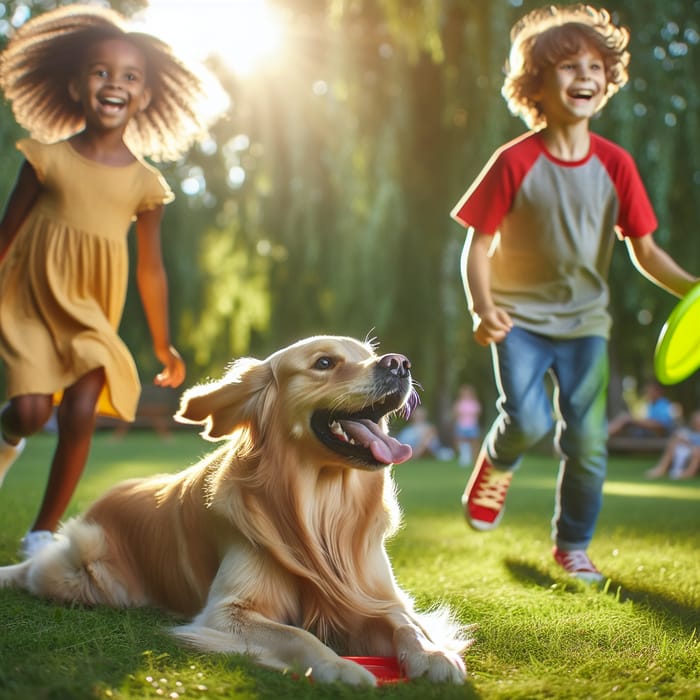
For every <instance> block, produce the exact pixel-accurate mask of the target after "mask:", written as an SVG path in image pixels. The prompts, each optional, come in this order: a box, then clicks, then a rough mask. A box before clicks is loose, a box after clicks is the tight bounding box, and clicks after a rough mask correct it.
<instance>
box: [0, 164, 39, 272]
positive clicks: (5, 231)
mask: <svg viewBox="0 0 700 700" xmlns="http://www.w3.org/2000/svg"><path fill="white" fill-rule="evenodd" d="M40 192H41V183H40V182H39V178H37V176H36V172H34V168H32V166H31V165H30V164H29V162H28V161H26V160H25V161H24V163H22V167H21V168H20V171H19V174H18V176H17V182H15V186H14V188H13V190H12V194H11V195H10V198H9V200H8V201H7V207H6V208H5V213H4V214H3V217H2V221H0V260H2V259H3V258H4V257H5V253H6V252H7V249H8V248H9V247H10V244H11V243H12V241H13V240H14V238H15V236H16V235H17V231H19V227H20V226H21V225H22V222H23V221H24V220H25V219H26V218H27V214H29V211H30V210H31V208H32V206H33V205H34V202H35V201H36V198H37V197H38V196H39V193H40Z"/></svg>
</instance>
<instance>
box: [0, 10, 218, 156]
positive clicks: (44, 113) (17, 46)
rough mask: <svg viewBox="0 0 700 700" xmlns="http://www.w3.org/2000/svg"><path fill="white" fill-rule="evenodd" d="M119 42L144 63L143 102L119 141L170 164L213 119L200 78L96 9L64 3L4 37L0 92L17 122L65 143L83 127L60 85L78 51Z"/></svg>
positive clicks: (74, 68)
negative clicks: (125, 43)
mask: <svg viewBox="0 0 700 700" xmlns="http://www.w3.org/2000/svg"><path fill="white" fill-rule="evenodd" d="M115 38H118V39H124V40H126V41H128V42H130V43H132V44H133V45H134V46H136V47H137V48H138V49H139V50H140V51H141V52H142V53H143V54H144V57H145V60H146V68H147V70H146V82H147V85H148V87H149V88H150V90H151V101H150V104H149V105H148V107H147V108H146V109H144V110H143V111H142V112H140V113H139V114H138V115H137V116H136V117H134V118H133V119H132V120H131V122H130V123H129V125H128V127H127V130H126V133H125V140H126V141H127V142H128V144H129V146H130V147H131V148H132V149H133V150H134V152H136V153H137V154H139V155H141V156H149V157H151V158H153V159H154V160H176V159H177V158H179V157H180V156H181V155H183V154H184V153H185V152H186V151H187V149H188V148H189V147H190V146H191V145H192V144H193V143H194V141H196V140H197V139H199V138H201V137H202V136H203V135H204V134H206V131H207V127H208V126H209V125H210V122H211V121H212V120H213V118H214V115H213V114H211V112H207V110H206V109H204V108H203V107H204V105H205V104H206V103H207V100H208V98H209V94H208V92H207V89H206V88H205V86H204V82H203V79H202V77H201V76H199V75H197V74H195V73H194V72H193V70H192V69H190V68H188V67H186V66H185V65H184V64H183V63H182V62H181V61H180V60H179V59H178V58H177V57H176V56H175V55H174V54H173V52H172V50H171V48H170V47H169V46H168V45H167V44H165V43H163V42H162V41H160V40H159V39H156V38H155V37H153V36H151V35H149V34H143V33H139V32H130V31H128V30H127V28H126V24H125V20H124V18H123V17H122V16H121V15H119V14H117V13H116V12H114V11H113V10H108V9H105V8H101V7H96V6H90V5H67V6H64V7H59V8H57V9H56V10H52V11H49V12H46V13H44V14H41V15H39V16H37V17H35V18H33V19H31V20H30V21H28V22H27V23H26V24H24V25H23V26H22V27H20V28H19V29H18V30H17V32H16V33H15V34H14V35H13V36H12V37H11V38H10V41H9V43H8V45H7V47H6V48H5V50H4V51H3V52H2V54H0V88H1V89H2V91H3V92H4V93H5V96H6V97H7V99H8V100H9V101H10V102H11V104H12V110H13V112H14V115H15V119H16V120H17V123H18V124H19V125H20V126H22V127H23V128H25V129H26V130H27V131H28V132H29V133H30V134H31V135H32V136H33V137H35V138H37V139H39V140H41V141H46V142H51V141H58V140H60V139H64V138H68V137H69V136H71V135H72V134H75V133H76V132H78V131H80V130H81V129H82V128H83V126H84V118H83V112H82V107H81V105H80V104H79V103H78V102H75V101H74V100H73V99H71V97H70V94H69V91H68V85H69V83H70V81H71V80H72V79H74V78H75V77H76V76H78V75H79V73H80V69H81V66H82V62H83V57H84V55H85V52H86V50H87V49H88V48H89V47H90V46H91V45H93V44H94V43H95V42H96V41H101V40H104V39H115Z"/></svg>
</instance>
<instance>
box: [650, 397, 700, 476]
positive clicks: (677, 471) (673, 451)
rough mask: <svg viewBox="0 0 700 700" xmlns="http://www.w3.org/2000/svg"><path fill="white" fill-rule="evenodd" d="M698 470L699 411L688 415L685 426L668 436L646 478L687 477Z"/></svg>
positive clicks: (699, 464)
mask: <svg viewBox="0 0 700 700" xmlns="http://www.w3.org/2000/svg"><path fill="white" fill-rule="evenodd" d="M698 472H700V411H694V412H693V413H692V415H691V416H690V421H689V423H688V427H687V428H679V429H678V430H676V432H675V433H673V435H672V436H671V437H670V439H669V441H668V443H667V445H666V448H665V449H664V452H663V454H662V455H661V459H660V460H659V462H658V463H657V465H656V466H655V467H654V468H653V469H650V470H649V471H648V472H646V474H645V476H646V477H647V479H660V478H661V477H662V476H665V475H666V474H668V478H669V479H689V478H690V477H693V476H696V475H697V474H698Z"/></svg>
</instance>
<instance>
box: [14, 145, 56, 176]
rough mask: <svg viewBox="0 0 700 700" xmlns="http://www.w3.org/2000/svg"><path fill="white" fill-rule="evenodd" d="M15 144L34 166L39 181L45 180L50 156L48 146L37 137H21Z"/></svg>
mask: <svg viewBox="0 0 700 700" xmlns="http://www.w3.org/2000/svg"><path fill="white" fill-rule="evenodd" d="M15 145H16V147H17V150H18V151H19V152H20V153H21V154H22V155H23V156H24V157H25V158H26V159H27V161H28V162H29V164H30V165H31V166H32V168H34V172H35V173H36V176H37V177H38V178H39V182H44V179H45V177H46V166H47V158H48V157H49V153H48V151H47V149H46V146H45V145H44V144H42V143H40V142H39V141H37V140H35V139H20V140H19V141H17V143H16V144H15Z"/></svg>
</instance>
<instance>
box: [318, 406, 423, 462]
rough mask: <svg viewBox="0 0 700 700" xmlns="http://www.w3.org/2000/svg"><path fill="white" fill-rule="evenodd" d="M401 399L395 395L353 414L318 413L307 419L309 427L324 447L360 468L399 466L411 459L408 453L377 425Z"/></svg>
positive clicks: (326, 411)
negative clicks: (309, 420)
mask: <svg viewBox="0 0 700 700" xmlns="http://www.w3.org/2000/svg"><path fill="white" fill-rule="evenodd" d="M402 398H403V396H402V395H401V394H399V393H396V394H389V395H387V396H385V397H384V398H383V400H382V401H381V402H379V403H376V404H372V405H370V406H367V408H365V409H363V410H362V411H359V412H357V413H343V412H331V411H329V410H318V411H315V412H314V414H313V415H312V417H311V427H312V429H313V431H314V433H315V434H316V436H317V437H318V439H319V440H320V441H321V442H322V443H323V444H324V445H325V446H326V447H328V448H330V449H331V450H333V451H334V452H337V453H338V454H340V455H342V456H344V457H347V458H349V459H350V460H352V461H354V462H357V463H359V464H360V465H362V466H365V467H383V466H386V465H388V464H400V463H401V462H405V461H406V460H407V459H409V458H410V457H411V454H412V450H411V448H410V446H409V445H404V444H402V443H400V442H399V441H398V440H397V439H396V438H394V437H392V436H391V435H387V433H386V432H384V430H383V429H382V427H381V426H380V425H379V422H380V421H381V419H382V418H383V417H384V416H386V415H388V414H390V413H393V412H394V411H396V410H397V409H398V408H399V407H400V405H401V403H402Z"/></svg>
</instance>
